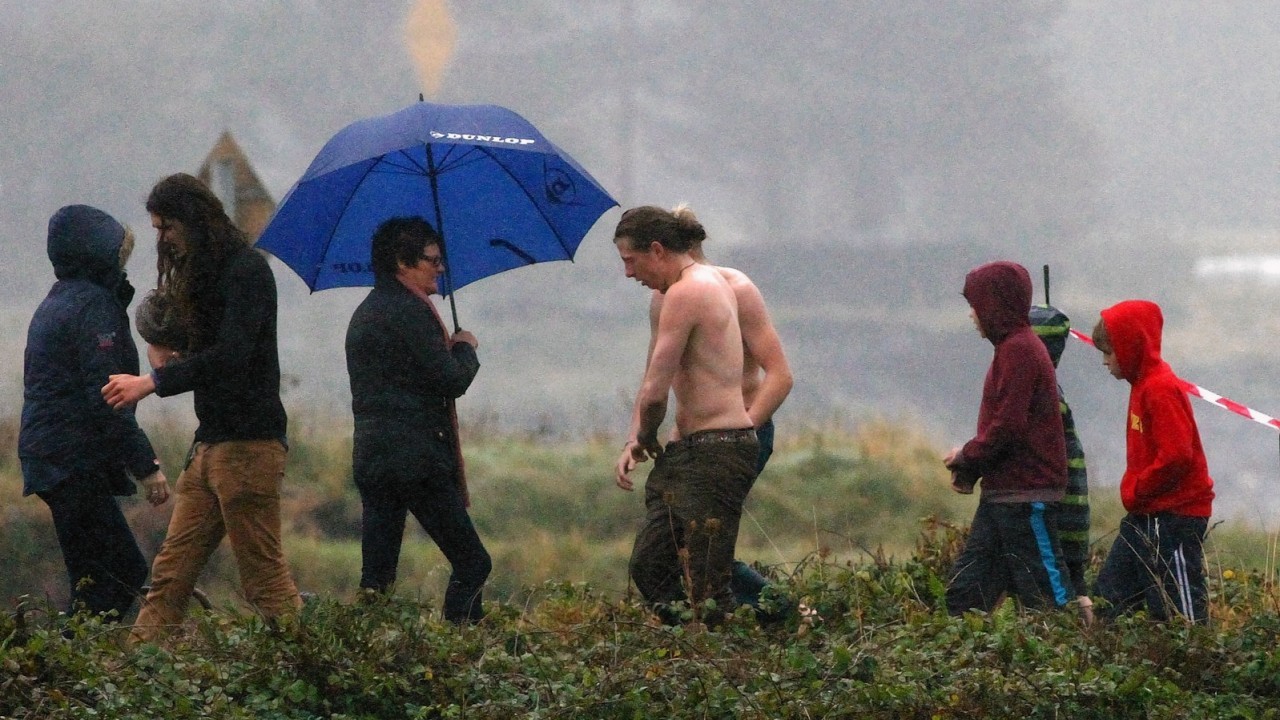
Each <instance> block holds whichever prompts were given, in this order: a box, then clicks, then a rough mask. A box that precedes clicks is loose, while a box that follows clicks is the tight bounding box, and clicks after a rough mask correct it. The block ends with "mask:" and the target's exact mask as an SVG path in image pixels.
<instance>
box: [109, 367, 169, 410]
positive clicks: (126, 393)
mask: <svg viewBox="0 0 1280 720" xmlns="http://www.w3.org/2000/svg"><path fill="white" fill-rule="evenodd" d="M155 391H156V381H155V380H152V379H151V376H150V375H112V376H110V377H109V378H107V384H106V385H103V386H102V399H104V400H106V401H107V404H108V405H110V406H111V407H112V408H114V409H116V410H119V409H121V408H126V407H129V406H130V405H136V404H137V403H138V401H139V400H141V399H142V398H144V397H146V396H148V395H150V394H151V393H153V392H155Z"/></svg>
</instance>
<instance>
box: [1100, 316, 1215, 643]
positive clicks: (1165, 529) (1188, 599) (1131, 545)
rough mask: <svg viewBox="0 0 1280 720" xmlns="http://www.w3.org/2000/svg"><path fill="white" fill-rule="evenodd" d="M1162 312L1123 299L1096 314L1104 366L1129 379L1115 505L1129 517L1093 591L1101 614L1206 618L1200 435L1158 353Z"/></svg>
mask: <svg viewBox="0 0 1280 720" xmlns="http://www.w3.org/2000/svg"><path fill="white" fill-rule="evenodd" d="M1163 326H1164V317H1163V315H1162V314H1161V313H1160V306H1158V305H1156V304H1155V303H1153V302H1148V301H1146V300H1125V301H1124V302H1121V303H1117V304H1116V305H1113V306H1111V307H1109V308H1107V309H1106V310H1103V311H1102V319H1101V320H1099V321H1098V324H1097V326H1096V327H1095V328H1094V330H1093V342H1094V344H1095V345H1096V346H1097V348H1098V350H1100V351H1101V352H1102V363H1103V364H1104V365H1106V366H1107V369H1108V370H1110V371H1111V374H1112V375H1113V376H1115V377H1116V378H1118V379H1121V380H1127V381H1128V382H1129V384H1130V385H1132V386H1133V387H1132V388H1131V389H1130V391H1129V418H1128V422H1127V423H1126V431H1125V445H1126V464H1125V471H1124V477H1123V478H1122V479H1121V480H1120V500H1121V502H1123V503H1124V509H1125V510H1126V511H1128V515H1126V516H1125V518H1124V520H1123V521H1122V522H1121V523H1120V534H1119V535H1118V536H1117V537H1116V540H1115V543H1114V544H1113V545H1112V546H1111V552H1110V553H1109V554H1108V555H1107V560H1106V563H1104V565H1103V567H1102V571H1101V572H1100V573H1099V574H1098V581H1097V583H1096V584H1095V585H1094V592H1095V593H1096V594H1097V595H1099V596H1100V597H1101V598H1102V599H1103V600H1105V601H1106V604H1107V605H1109V607H1104V608H1103V611H1102V614H1103V617H1106V618H1114V617H1116V616H1117V615H1120V614H1123V613H1127V612H1132V611H1134V610H1137V609H1139V608H1140V607H1141V606H1143V605H1144V604H1145V606H1146V608H1147V612H1148V614H1149V615H1150V617H1152V618H1155V619H1159V620H1164V619H1167V618H1168V617H1169V616H1170V611H1171V610H1172V611H1176V612H1178V613H1181V614H1182V616H1183V617H1185V618H1187V619H1188V620H1190V621H1192V622H1197V623H1204V622H1207V621H1208V619H1209V612H1208V610H1209V608H1208V605H1209V600H1208V597H1209V588H1208V586H1207V584H1206V580H1205V575H1204V547H1203V544H1204V538H1205V534H1206V533H1207V532H1208V529H1209V515H1210V514H1211V511H1212V509H1213V480H1212V479H1211V478H1210V477H1209V470H1208V465H1207V464H1206V462H1205V457H1204V449H1203V448H1202V447H1201V445H1200V431H1199V429H1197V427H1196V418H1195V414H1194V413H1193V412H1192V410H1191V401H1190V399H1188V398H1187V393H1186V390H1184V389H1183V386H1182V383H1181V381H1180V380H1179V379H1178V377H1177V376H1176V375H1174V373H1173V370H1172V369H1171V368H1170V367H1169V364H1168V363H1166V362H1165V361H1164V359H1163V358H1161V357H1160V335H1161V330H1162V329H1163Z"/></svg>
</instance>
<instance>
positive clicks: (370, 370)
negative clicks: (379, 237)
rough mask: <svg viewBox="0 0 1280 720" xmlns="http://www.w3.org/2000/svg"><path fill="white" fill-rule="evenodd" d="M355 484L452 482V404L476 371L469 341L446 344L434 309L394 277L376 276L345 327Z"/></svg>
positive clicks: (454, 474)
mask: <svg viewBox="0 0 1280 720" xmlns="http://www.w3.org/2000/svg"><path fill="white" fill-rule="evenodd" d="M346 353H347V374H348V376H349V377H350V380H351V410H352V414H353V415H354V416H355V435H354V448H353V466H354V467H353V470H354V474H355V480H356V482H357V483H358V484H360V483H369V482H381V481H386V480H388V479H389V478H401V479H407V478H413V479H414V480H415V481H422V480H423V479H426V480H427V481H430V482H442V483H445V482H447V483H450V484H453V483H456V482H457V481H458V479H459V477H458V463H457V458H458V438H457V435H456V431H455V428H454V426H453V420H452V415H451V411H450V403H451V402H452V401H453V400H454V399H456V398H458V397H461V396H462V394H463V393H465V392H466V391H467V388H468V387H470V385H471V381H472V380H473V379H474V378H475V376H476V373H477V372H478V371H479V370H480V361H479V360H478V359H477V358H476V351H475V349H474V348H473V347H471V346H470V345H468V344H467V343H456V344H454V346H453V347H452V348H449V347H448V344H447V342H446V338H445V331H444V328H443V327H442V326H441V324H440V322H439V320H438V319H437V317H436V315H435V312H434V311H433V309H432V308H431V307H429V306H428V305H427V304H426V303H425V302H424V301H423V300H422V299H421V298H419V297H417V296H416V295H414V294H413V293H411V292H410V291H409V289H408V288H406V287H405V286H404V285H402V284H401V283H400V281H399V280H396V279H395V278H393V277H392V278H379V279H378V281H377V282H376V283H375V285H374V288H373V290H372V291H370V293H369V295H368V297H366V298H365V299H364V301H363V302H361V303H360V306H359V307H357V308H356V311H355V313H354V314H353V315H352V316H351V322H350V324H349V325H348V326H347V339H346Z"/></svg>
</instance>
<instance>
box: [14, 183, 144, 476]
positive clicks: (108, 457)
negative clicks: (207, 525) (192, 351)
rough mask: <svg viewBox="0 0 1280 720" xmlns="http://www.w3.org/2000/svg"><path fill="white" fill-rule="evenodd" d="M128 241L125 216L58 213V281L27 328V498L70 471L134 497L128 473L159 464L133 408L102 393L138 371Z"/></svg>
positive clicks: (53, 244) (79, 208)
mask: <svg viewBox="0 0 1280 720" xmlns="http://www.w3.org/2000/svg"><path fill="white" fill-rule="evenodd" d="M123 238H124V228H123V227H121V226H120V224H119V223H118V222H116V221H115V220H114V219H113V218H112V217H111V216H109V215H107V214H106V213H104V212H102V211H100V210H97V209H95V208H91V207H88V206H85V205H72V206H68V207H65V208H63V209H61V210H59V211H58V212H57V213H56V214H55V215H54V216H53V218H51V219H50V220H49V237H48V253H49V259H50V261H51V262H52V263H53V267H54V273H55V275H56V276H57V278H58V281H57V282H56V283H54V285H53V287H52V288H51V289H50V290H49V294H48V295H47V296H46V297H45V299H44V301H43V302H41V303H40V307H39V308H37V309H36V312H35V315H34V316H32V318H31V324H30V326H29V328H28V330H27V346H26V352H25V355H24V360H23V403H22V428H21V431H20V433H19V436H18V456H19V458H20V460H21V462H22V478H23V494H24V495H30V494H31V493H36V492H48V491H50V490H53V489H54V488H55V487H57V486H58V485H59V484H60V483H62V482H63V481H65V480H67V479H69V478H76V479H77V481H81V480H86V481H101V482H105V483H106V484H107V486H108V487H109V488H110V489H111V491H112V492H113V493H115V494H117V495H129V494H132V493H133V492H134V491H135V486H134V484H133V482H132V481H131V480H130V478H129V474H132V475H133V476H134V477H137V478H142V477H145V476H147V475H150V474H151V473H153V472H155V471H156V469H157V467H158V466H157V462H156V454H155V451H154V450H153V449H152V447H151V443H150V442H149V441H148V440H147V436H146V435H145V434H144V433H143V432H142V430H141V429H140V428H139V427H138V423H137V420H136V419H135V418H134V414H133V410H132V409H125V410H112V409H111V407H110V406H109V405H107V403H106V401H105V400H103V399H102V386H103V385H106V384H107V378H108V376H109V375H113V374H117V373H127V374H134V375H136V374H137V373H138V349H137V346H136V345H134V343H133V335H132V333H131V332H130V329H129V316H128V313H127V311H126V308H127V305H128V303H129V300H130V299H131V298H132V297H133V288H132V287H131V286H130V285H129V282H128V280H127V279H126V278H125V275H124V272H123V271H122V270H121V269H120V259H119V256H120V245H121V242H122V240H123Z"/></svg>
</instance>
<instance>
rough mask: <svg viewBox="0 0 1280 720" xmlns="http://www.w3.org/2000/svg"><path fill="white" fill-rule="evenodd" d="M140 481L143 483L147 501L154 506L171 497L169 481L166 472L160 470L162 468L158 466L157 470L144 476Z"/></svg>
mask: <svg viewBox="0 0 1280 720" xmlns="http://www.w3.org/2000/svg"><path fill="white" fill-rule="evenodd" d="M139 482H141V483H142V489H143V490H144V491H145V493H146V496H147V502H149V503H151V505H152V506H153V507H159V506H161V505H163V504H164V503H165V501H167V500H168V499H169V481H168V479H166V478H165V476H164V473H163V472H161V471H160V468H156V471H155V472H153V473H151V474H150V475H148V476H146V477H144V478H142V480H140V481H139Z"/></svg>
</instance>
